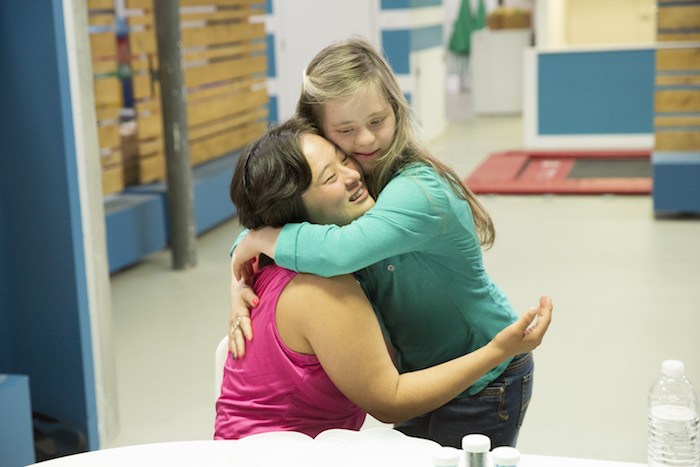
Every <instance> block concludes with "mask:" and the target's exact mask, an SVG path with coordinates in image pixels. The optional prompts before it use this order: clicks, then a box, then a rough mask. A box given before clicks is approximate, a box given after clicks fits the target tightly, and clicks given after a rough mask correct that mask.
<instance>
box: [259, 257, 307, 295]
mask: <svg viewBox="0 0 700 467" xmlns="http://www.w3.org/2000/svg"><path fill="white" fill-rule="evenodd" d="M297 274H298V273H297V272H295V271H291V270H289V269H286V268H283V267H281V266H278V265H276V264H274V263H272V264H268V265H267V266H265V267H263V268H262V269H260V270H259V271H258V272H257V273H256V274H255V285H254V289H255V291H256V293H258V294H260V293H263V292H265V291H267V290H270V289H272V288H278V289H281V288H284V287H285V286H286V285H287V284H288V283H289V282H290V281H291V280H292V279H293V278H294V277H295V276H296V275H297Z"/></svg>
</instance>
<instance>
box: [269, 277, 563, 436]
mask: <svg viewBox="0 0 700 467" xmlns="http://www.w3.org/2000/svg"><path fill="white" fill-rule="evenodd" d="M551 311H552V305H551V301H550V300H549V299H548V298H547V297H542V299H541V300H540V307H539V308H538V309H537V310H536V311H535V310H530V311H528V312H527V313H525V314H524V315H523V316H522V317H521V318H520V319H519V320H518V321H517V322H516V323H514V324H513V325H511V326H509V327H507V328H506V329H504V330H503V331H502V332H501V333H499V334H498V335H497V336H496V337H495V338H494V339H493V340H492V341H491V342H490V343H489V344H487V345H486V346H484V347H482V348H480V349H478V350H476V351H475V352H472V353H470V354H468V355H465V356H463V357H459V358H457V359H454V360H451V361H449V362H446V363H443V364H442V365H437V366H434V367H431V368H427V369H425V370H420V371H414V372H409V373H404V374H399V373H398V371H397V370H396V368H395V367H394V365H393V363H392V361H391V358H390V357H389V353H388V351H387V349H386V346H385V345H384V340H383V337H382V333H381V331H380V328H379V323H378V322H377V319H376V317H375V316H374V312H373V311H372V308H371V306H370V304H369V302H368V301H367V299H366V298H365V296H364V294H363V293H362V290H361V288H360V286H359V285H358V284H357V283H356V281H355V280H354V279H353V278H352V277H350V276H342V277H333V278H330V279H324V278H321V277H317V276H311V275H299V276H296V277H295V279H294V280H293V281H292V283H290V284H289V285H288V286H287V287H286V288H285V290H284V292H283V293H282V295H281V296H280V299H279V302H278V306H277V313H278V327H279V328H280V335H282V337H283V339H285V329H286V331H287V332H291V334H293V335H297V336H303V337H304V341H303V342H306V343H307V344H308V348H307V349H306V350H312V351H313V353H315V354H316V356H317V357H318V359H319V361H320V363H321V365H322V366H323V368H324V370H325V371H326V373H327V374H328V376H329V377H330V378H331V380H332V381H333V382H334V383H335V385H336V386H337V387H338V389H340V391H341V392H342V393H343V394H345V395H346V397H348V398H349V399H350V400H351V401H353V402H354V403H355V404H357V405H358V406H359V407H360V408H362V409H364V410H365V411H367V412H368V413H370V414H372V416H374V417H376V418H377V419H379V420H381V421H383V422H387V423H390V422H398V421H403V420H407V419H409V418H412V417H415V416H418V415H420V414H423V413H425V412H428V411H430V410H433V409H435V408H437V407H439V406H441V405H443V404H445V403H447V402H448V401H450V400H451V399H453V398H454V397H456V396H457V395H459V394H460V393H461V392H463V391H464V390H466V389H467V388H468V387H469V386H470V385H471V384H473V383H474V382H475V381H476V380H477V379H478V378H479V377H481V376H482V375H483V374H485V373H486V372H487V371H489V370H490V369H492V368H493V367H495V366H497V365H499V364H500V363H502V362H503V361H505V360H506V359H508V358H510V357H512V356H514V355H517V354H520V353H523V352H527V351H529V350H532V349H534V348H535V347H537V346H538V345H539V344H540V342H541V341H542V337H543V336H544V333H545V332H546V330H547V327H548V326H549V322H550V320H551ZM535 317H537V318H538V321H537V324H536V325H535V326H534V327H532V328H531V329H529V330H528V329H527V328H528V326H529V325H530V324H531V323H532V321H533V320H534V318H535ZM285 319H289V321H286V322H287V323H290V324H289V327H286V326H285V325H284V324H281V323H283V322H284V320H285ZM426 319H430V318H429V314H426ZM285 342H286V340H285ZM295 350H296V349H295ZM301 350H302V351H303V350H304V349H303V348H302V349H301Z"/></svg>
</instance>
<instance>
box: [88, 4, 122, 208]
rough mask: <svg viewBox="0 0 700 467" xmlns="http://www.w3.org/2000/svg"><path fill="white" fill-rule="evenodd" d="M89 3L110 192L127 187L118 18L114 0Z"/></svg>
mask: <svg viewBox="0 0 700 467" xmlns="http://www.w3.org/2000/svg"><path fill="white" fill-rule="evenodd" d="M87 5H88V24H89V31H90V50H91V53H92V67H93V74H94V82H93V83H94V92H95V108H96V113H97V136H98V142H99V148H100V162H101V165H102V192H103V194H104V195H108V194H112V193H117V192H119V191H122V190H123V189H124V165H123V158H122V151H121V138H120V136H119V109H120V107H121V106H122V85H121V81H120V80H119V77H118V75H117V38H116V22H115V16H114V4H113V0H88V2H87Z"/></svg>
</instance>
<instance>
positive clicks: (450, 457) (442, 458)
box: [433, 446, 461, 467]
mask: <svg viewBox="0 0 700 467" xmlns="http://www.w3.org/2000/svg"><path fill="white" fill-rule="evenodd" d="M460 455H461V452H460V451H459V449H457V448H453V447H449V446H447V447H439V448H435V451H433V465H434V466H435V467H458V466H459V456H460Z"/></svg>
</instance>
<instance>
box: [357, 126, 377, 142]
mask: <svg viewBox="0 0 700 467" xmlns="http://www.w3.org/2000/svg"><path fill="white" fill-rule="evenodd" d="M373 142H374V133H372V132H371V131H370V130H368V129H367V128H361V129H360V130H359V131H358V132H357V136H356V137H355V144H356V145H357V146H360V147H362V146H367V145H371V144H372V143H373Z"/></svg>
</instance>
